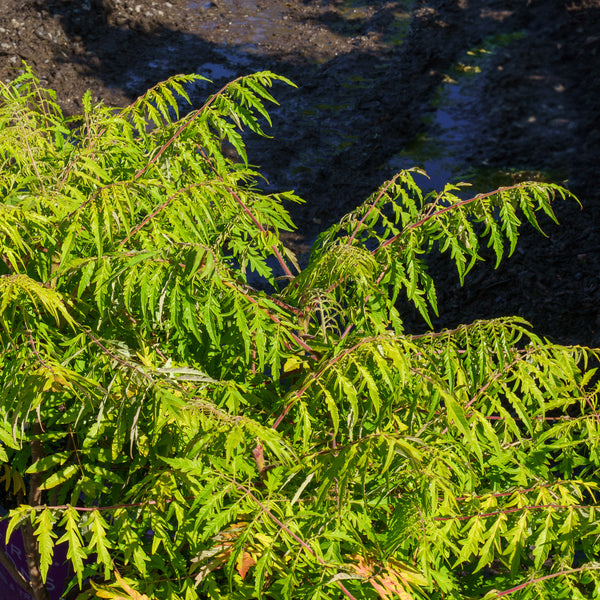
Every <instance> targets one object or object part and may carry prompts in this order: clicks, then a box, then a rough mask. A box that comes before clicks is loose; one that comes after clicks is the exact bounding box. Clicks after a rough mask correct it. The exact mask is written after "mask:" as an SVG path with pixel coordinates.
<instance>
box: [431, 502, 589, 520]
mask: <svg viewBox="0 0 600 600" xmlns="http://www.w3.org/2000/svg"><path fill="white" fill-rule="evenodd" d="M546 508H556V509H560V510H568V509H570V508H582V509H584V508H585V509H589V508H591V506H589V505H587V506H586V505H583V504H530V505H528V506H513V507H512V508H503V509H500V510H493V511H490V512H486V513H476V514H473V515H453V516H450V517H433V520H434V521H453V520H455V521H468V520H470V519H477V518H480V519H483V518H486V517H497V516H498V515H508V514H511V513H516V512H521V511H523V510H544V509H546ZM594 508H597V507H594Z"/></svg>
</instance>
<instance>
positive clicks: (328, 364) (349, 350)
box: [271, 338, 377, 429]
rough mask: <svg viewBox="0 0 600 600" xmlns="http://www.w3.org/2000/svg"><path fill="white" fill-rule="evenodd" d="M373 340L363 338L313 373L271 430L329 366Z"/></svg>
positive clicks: (276, 426)
mask: <svg viewBox="0 0 600 600" xmlns="http://www.w3.org/2000/svg"><path fill="white" fill-rule="evenodd" d="M375 339H377V338H365V339H363V340H361V341H360V342H359V343H358V344H355V345H354V346H352V347H351V348H346V350H344V351H343V352H340V353H339V354H338V355H337V356H334V357H333V358H332V359H331V360H330V361H329V362H328V363H327V364H326V365H325V366H324V367H323V368H322V369H320V370H319V371H317V372H316V373H313V374H312V375H311V377H310V381H309V382H308V383H306V384H305V385H304V386H302V388H301V389H299V390H298V391H297V392H296V393H295V394H294V397H293V398H292V399H291V400H290V401H289V402H288V404H287V406H286V407H285V408H284V409H283V411H282V413H281V414H280V415H279V416H278V417H277V419H276V420H275V423H273V425H271V429H277V428H278V427H279V425H281V422H282V421H283V419H284V418H285V416H286V415H287V414H288V412H289V411H290V409H291V408H292V406H293V405H294V403H295V402H296V400H298V398H300V396H302V394H304V392H305V391H306V390H307V389H308V388H309V386H310V385H311V384H312V382H313V381H315V380H317V379H318V378H319V377H320V376H321V375H322V374H323V373H324V372H325V371H326V370H327V369H329V368H330V367H331V366H333V365H334V364H335V363H336V362H338V361H339V360H341V359H342V358H344V357H346V356H347V355H348V354H350V353H351V352H353V351H354V350H356V349H357V348H359V347H360V346H362V345H363V344H367V343H369V342H372V341H374V340H375Z"/></svg>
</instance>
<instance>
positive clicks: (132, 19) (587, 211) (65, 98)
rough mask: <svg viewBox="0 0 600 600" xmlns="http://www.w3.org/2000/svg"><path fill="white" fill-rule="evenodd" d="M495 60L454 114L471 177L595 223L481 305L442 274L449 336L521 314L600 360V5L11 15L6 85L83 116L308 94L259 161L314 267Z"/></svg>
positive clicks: (118, 8)
mask: <svg viewBox="0 0 600 600" xmlns="http://www.w3.org/2000/svg"><path fill="white" fill-rule="evenodd" d="M482 47H483V48H485V49H487V54H486V58H485V60H484V61H483V62H482V63H481V64H479V65H478V67H477V70H478V71H479V72H478V73H477V74H476V75H475V76H474V77H472V78H471V80H470V83H469V85H470V92H469V93H470V101H469V103H468V104H465V105H464V106H462V108H461V107H460V106H459V107H454V108H452V107H450V108H449V110H454V111H461V110H462V113H463V114H462V118H461V119H460V123H461V124H462V125H463V127H462V130H461V131H460V132H459V138H458V139H459V143H458V144H454V147H453V153H454V154H455V155H456V165H457V169H456V170H457V172H456V173H455V175H456V176H457V177H461V178H462V179H467V180H469V179H471V180H473V181H475V182H477V183H478V186H480V188H479V189H481V190H483V189H490V188H491V187H492V186H497V185H503V184H506V183H510V182H512V181H518V180H519V179H523V178H531V177H538V178H541V179H546V180H549V179H550V180H554V181H558V182H562V183H564V184H565V185H567V186H568V187H569V188H570V189H571V190H573V191H574V192H575V193H576V194H577V195H578V196H579V198H580V199H581V202H582V203H583V209H582V210H581V209H579V207H577V206H576V205H575V204H566V203H565V204H561V205H560V206H557V214H558V216H559V218H560V220H561V223H562V224H561V226H560V227H555V226H549V227H548V228H547V231H548V233H549V234H550V236H549V238H547V239H546V238H541V237H540V236H539V235H537V234H534V233H533V232H530V231H527V232H526V233H525V235H524V237H523V239H522V242H521V244H520V245H519V247H518V251H517V253H516V254H515V256H514V257H512V258H511V259H510V260H508V261H506V262H505V263H504V264H503V265H502V266H501V267H500V268H499V269H498V270H497V271H494V270H493V269H492V266H491V265H488V264H487V263H485V264H482V265H480V266H479V267H478V268H477V269H476V270H475V271H474V273H473V274H472V276H471V277H470V279H469V280H468V281H467V284H466V286H465V287H464V288H463V289H459V286H458V283H457V281H456V278H455V276H454V275H453V274H452V271H451V270H450V269H448V268H447V266H446V265H444V264H442V263H441V262H438V261H434V265H433V268H434V271H435V273H436V275H437V277H438V281H439V290H440V313H441V317H440V319H438V320H436V322H435V325H436V327H443V326H452V325H456V324H458V323H460V322H467V321H471V320H473V319H474V318H487V317H494V316H500V315H506V314H519V315H521V316H523V317H525V318H527V319H528V320H530V321H531V322H532V323H533V325H534V327H535V329H536V330H537V331H538V332H540V333H542V334H544V335H547V336H549V337H551V338H552V339H554V340H556V341H560V342H566V343H581V344H588V345H597V346H600V312H599V306H600V302H599V300H600V279H599V272H600V270H599V267H600V217H599V214H600V212H599V211H600V192H599V188H598V185H597V183H596V179H597V175H598V173H599V170H598V167H597V165H598V163H599V158H600V101H599V100H598V98H600V0H507V1H499V0H498V1H496V0H429V1H419V0H416V1H411V0H388V1H386V0H380V1H377V0H372V1H369V2H367V1H365V0H287V1H283V0H270V1H269V0H213V1H211V0H199V1H190V0H171V1H169V2H163V1H158V0H82V1H78V0H46V1H43V0H0V79H2V80H4V81H6V80H8V79H10V78H12V77H14V76H15V75H17V74H18V72H19V68H20V65H21V61H22V60H25V61H27V62H28V63H29V65H30V66H31V67H33V69H34V71H35V72H36V73H37V74H38V75H39V76H40V77H41V79H42V82H43V84H44V85H47V86H48V87H52V88H53V89H55V90H57V92H58V98H59V101H60V102H61V104H62V106H63V107H64V109H65V111H67V112H69V113H76V112H78V111H79V110H80V107H81V104H80V99H81V96H82V95H83V93H84V92H85V90H87V89H91V90H92V93H93V95H94V96H95V97H97V98H100V99H102V100H104V102H105V103H107V104H112V105H124V104H127V103H129V102H130V101H131V100H132V99H133V98H135V97H136V96H137V95H138V94H141V93H142V92H143V91H144V90H145V89H146V88H147V87H149V86H151V85H153V84H154V83H156V82H157V81H159V80H161V79H165V78H166V77H168V76H170V75H173V74H175V73H185V72H199V73H200V74H203V75H206V76H208V77H209V78H211V79H212V80H213V81H214V86H208V85H207V86H206V87H205V88H203V89H198V90H197V92H196V101H197V102H200V101H201V99H202V98H203V97H205V96H206V95H208V94H209V93H210V92H212V91H215V90H216V89H218V86H219V85H220V84H222V83H224V82H225V81H227V80H228V79H231V78H233V77H235V76H238V75H241V74H243V73H248V72H252V71H256V70H262V69H269V70H272V71H274V72H276V73H280V74H283V75H286V76H288V77H289V78H291V79H292V80H293V81H295V82H296V83H297V84H298V88H297V89H293V88H287V87H285V86H283V85H282V86H278V87H277V89H276V90H275V95H276V97H277V98H278V99H279V100H280V102H281V107H280V108H279V109H277V110H276V111H275V112H274V115H273V116H274V120H273V130H272V132H271V133H272V134H273V136H274V139H271V140H253V139H251V140H249V145H250V159H251V162H253V163H255V164H258V165H261V167H262V170H263V172H264V173H265V174H266V176H267V177H268V180H269V185H270V187H271V188H273V189H279V190H282V189H295V190H296V191H297V192H298V193H299V194H300V195H301V196H302V197H304V198H305V199H306V200H307V204H306V205H305V206H303V207H300V208H293V210H292V212H293V215H294V218H295V221H296V222H297V224H298V225H299V233H298V236H297V237H296V238H292V239H291V240H290V243H291V244H295V245H296V247H297V249H298V250H299V251H302V250H303V243H304V242H305V241H306V240H310V239H312V238H313V237H314V236H315V235H316V233H318V231H320V230H321V229H322V228H324V227H325V226H326V225H327V224H329V223H331V222H332V221H334V220H335V219H337V218H338V217H340V216H341V215H342V214H343V213H345V212H346V211H348V210H350V209H352V208H353V207H354V206H356V205H357V204H358V203H359V202H361V201H362V200H363V199H365V198H366V196H367V195H368V194H369V193H370V192H372V191H373V189H374V188H376V187H377V186H378V185H379V184H380V183H381V182H383V181H384V180H385V179H387V178H389V177H390V176H391V175H393V172H394V169H396V168H397V167H398V164H399V163H398V156H402V157H403V158H402V160H403V161H405V164H404V165H403V166H411V163H410V152H408V156H407V152H406V149H407V148H410V147H411V144H413V141H414V139H415V137H416V136H417V135H419V134H424V133H425V134H427V132H428V131H429V129H430V128H431V125H430V123H431V122H432V119H433V120H435V119H434V117H435V114H436V112H435V111H436V98H437V99H439V91H440V86H442V85H443V84H444V81H447V80H448V78H449V77H453V76H454V74H455V73H456V70H457V65H459V66H460V65H461V64H463V62H464V61H465V58H466V57H468V56H472V55H473V51H474V50H475V51H476V50H477V49H478V48H479V49H481V48H482ZM469 53H470V54H469ZM467 60H468V59H467ZM428 123H429V124H428ZM428 128H429V129H428ZM403 151H404V152H403ZM414 158H415V162H416V164H419V161H421V160H422V157H418V156H415V157H414ZM406 161H408V162H406ZM411 326H414V327H418V325H417V324H416V322H415V323H412V324H411Z"/></svg>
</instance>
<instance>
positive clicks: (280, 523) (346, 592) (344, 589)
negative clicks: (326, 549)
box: [233, 482, 356, 600]
mask: <svg viewBox="0 0 600 600" xmlns="http://www.w3.org/2000/svg"><path fill="white" fill-rule="evenodd" d="M233 484H234V485H235V486H236V487H237V488H238V489H239V490H241V491H243V492H244V493H245V494H247V495H248V497H249V498H251V499H252V501H253V502H255V503H256V504H257V505H258V506H259V507H260V509H261V510H262V511H263V512H264V513H265V514H266V515H267V516H268V517H269V518H270V519H271V520H272V521H273V522H274V523H276V524H277V525H278V526H279V527H281V529H283V531H285V532H286V533H287V534H288V535H289V536H290V537H292V538H293V539H294V540H295V541H296V542H298V544H300V546H302V548H304V549H305V550H306V551H307V552H308V553H309V554H310V555H311V556H313V557H314V558H315V559H316V560H317V562H318V563H319V564H320V565H321V566H322V567H325V568H327V567H328V565H327V563H326V562H325V561H324V560H323V559H322V558H321V557H320V556H318V555H317V553H316V552H315V551H314V550H313V549H312V548H311V547H310V546H309V545H308V544H307V543H306V542H305V541H304V540H303V539H302V538H301V537H299V536H298V535H296V534H295V533H294V532H293V531H292V530H291V529H290V528H289V527H288V526H287V525H286V524H285V523H284V522H283V521H280V520H279V519H278V518H277V517H276V516H275V515H274V514H273V513H272V512H271V511H270V510H269V509H268V508H267V507H266V506H265V505H264V504H263V503H262V502H261V501H260V500H259V499H258V498H257V497H256V496H255V495H254V494H253V493H252V492H251V491H250V490H249V489H248V488H247V487H245V486H243V485H241V484H240V483H236V482H233ZM336 583H337V585H338V587H339V588H340V590H342V592H343V594H344V595H345V596H346V597H347V598H349V599H350V600H356V598H355V597H354V596H353V595H352V593H351V592H350V591H349V590H348V588H347V587H346V586H345V585H344V584H343V583H342V582H341V581H336Z"/></svg>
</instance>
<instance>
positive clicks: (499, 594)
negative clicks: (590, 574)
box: [496, 565, 600, 598]
mask: <svg viewBox="0 0 600 600" xmlns="http://www.w3.org/2000/svg"><path fill="white" fill-rule="evenodd" d="M598 569H600V566H596V565H589V566H585V567H578V568H576V569H564V570H563V571H558V572H557V573H549V574H548V575H542V576H541V577H535V578H534V579H530V580H529V581H526V582H525V583H521V584H520V585H516V586H515V587H512V588H510V589H509V590H504V591H502V592H496V598H502V596H508V595H509V594H512V593H514V592H518V591H519V590H522V589H523V588H526V587H528V586H530V585H533V584H534V583H538V582H540V581H545V580H546V579H554V577H560V576H562V575H571V574H572V573H581V572H582V571H591V570H596V571H597V570H598Z"/></svg>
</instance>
